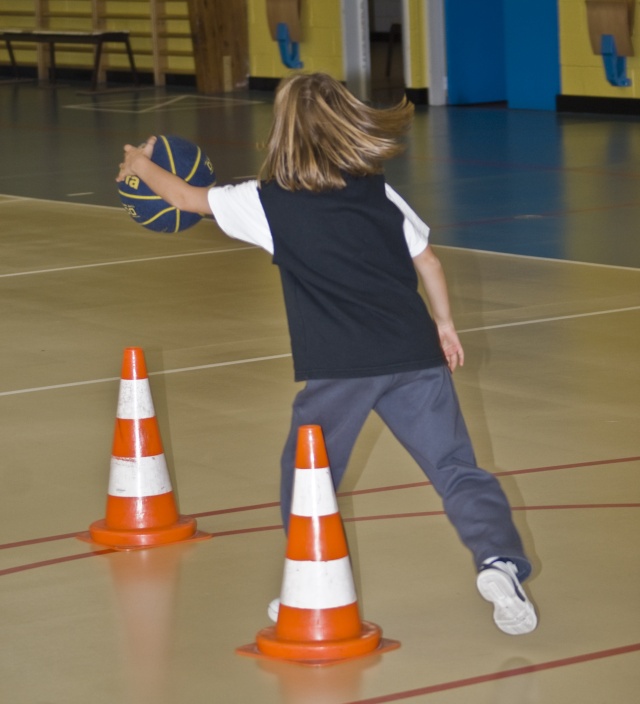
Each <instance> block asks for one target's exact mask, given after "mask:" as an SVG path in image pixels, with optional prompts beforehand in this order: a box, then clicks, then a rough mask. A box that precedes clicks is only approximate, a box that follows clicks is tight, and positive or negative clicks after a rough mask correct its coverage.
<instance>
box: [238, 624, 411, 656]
mask: <svg viewBox="0 0 640 704" xmlns="http://www.w3.org/2000/svg"><path fill="white" fill-rule="evenodd" d="M399 647H400V643H399V642H398V641H397V640H389V639H387V638H382V630H381V629H380V627H379V626H376V624H375V623H369V622H368V621H363V622H362V632H361V634H360V636H359V637H357V638H351V639H347V640H339V641H331V640H330V641H287V640H282V639H278V638H277V637H276V627H275V626H270V627H269V628H263V629H262V630H261V631H259V632H258V634H257V635H256V642H255V643H251V644H249V645H244V646H242V647H240V648H237V649H236V653H238V655H246V656H248V657H255V658H268V659H272V660H289V661H292V662H297V663H299V664H301V665H315V666H319V665H335V664H337V663H339V662H342V661H344V660H349V659H353V658H359V657H365V656H367V655H371V654H374V653H375V654H379V653H383V652H387V651H388V650H394V649H395V648H399Z"/></svg>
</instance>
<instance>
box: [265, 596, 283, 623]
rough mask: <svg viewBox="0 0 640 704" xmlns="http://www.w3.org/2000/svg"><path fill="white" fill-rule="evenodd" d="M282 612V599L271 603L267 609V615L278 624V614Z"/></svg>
mask: <svg viewBox="0 0 640 704" xmlns="http://www.w3.org/2000/svg"><path fill="white" fill-rule="evenodd" d="M279 612H280V599H274V600H273V601H271V602H270V603H269V607H268V608H267V614H268V616H269V618H270V619H271V620H272V621H273V622H274V623H277V622H278V613H279Z"/></svg>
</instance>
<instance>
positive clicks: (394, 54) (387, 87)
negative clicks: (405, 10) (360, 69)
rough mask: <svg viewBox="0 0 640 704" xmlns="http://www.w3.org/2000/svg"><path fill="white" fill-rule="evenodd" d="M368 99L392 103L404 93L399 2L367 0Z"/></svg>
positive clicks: (400, 1)
mask: <svg viewBox="0 0 640 704" xmlns="http://www.w3.org/2000/svg"><path fill="white" fill-rule="evenodd" d="M368 9H369V41H370V52H371V100H372V101H373V102H374V103H384V104H392V103H397V102H398V101H400V100H401V99H402V97H403V95H404V93H405V80H404V60H403V41H402V31H403V25H402V0H369V8H368Z"/></svg>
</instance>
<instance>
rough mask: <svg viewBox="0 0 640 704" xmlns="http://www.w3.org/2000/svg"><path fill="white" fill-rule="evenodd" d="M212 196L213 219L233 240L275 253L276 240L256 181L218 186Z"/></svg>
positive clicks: (213, 190) (209, 195) (210, 195)
mask: <svg viewBox="0 0 640 704" xmlns="http://www.w3.org/2000/svg"><path fill="white" fill-rule="evenodd" d="M208 197H209V206H210V207H211V212H212V213H213V217H214V218H215V220H216V222H217V223H218V225H219V226H220V228H221V229H222V230H223V231H224V232H225V233H226V234H227V235H229V237H233V238H234V239H237V240H242V241H243V242H249V243H251V244H255V245H257V246H258V247H262V249H266V250H267V252H270V253H271V254H273V237H272V236H271V230H270V229H269V223H268V222H267V216H266V215H265V213H264V209H263V207H262V203H261V202H260V196H259V195H258V182H257V181H256V180H251V181H245V182H244V183H239V184H238V185H237V186H214V187H213V188H211V189H210V190H209V194H208Z"/></svg>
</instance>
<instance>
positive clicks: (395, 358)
mask: <svg viewBox="0 0 640 704" xmlns="http://www.w3.org/2000/svg"><path fill="white" fill-rule="evenodd" d="M259 194H260V200H261V202H262V207H263V208H264V211H265V214H266V217H267V221H268V223H269V227H270V229H271V234H272V236H273V244H274V255H273V263H274V264H276V265H277V266H278V267H279V269H280V275H281V279H282V287H283V292H284V300H285V307H286V311H287V318H288V323H289V333H290V336H291V348H292V353H293V362H294V368H295V379H296V381H302V380H306V379H341V378H354V377H366V376H380V375H384V374H394V373H397V372H405V371H415V370H418V369H426V368H429V367H435V366H439V365H442V364H444V363H445V360H444V356H443V354H442V351H441V349H440V344H439V339H438V334H437V330H436V327H435V324H434V323H433V321H432V319H431V317H430V315H429V313H428V311H427V307H426V305H425V303H424V301H423V300H422V298H421V296H420V295H419V293H418V278H417V274H416V271H415V268H414V266H413V262H412V260H411V255H410V254H409V250H408V247H407V244H406V241H405V238H404V232H403V221H404V216H403V215H402V213H401V212H400V210H399V209H398V208H397V207H396V206H395V205H394V204H393V203H392V202H391V201H390V200H388V198H387V196H386V192H385V182H384V177H383V176H382V175H379V176H366V177H362V178H353V177H347V186H346V187H345V188H342V189H334V190H330V191H323V192H320V193H313V192H311V191H286V190H284V189H282V188H280V187H279V186H278V185H277V184H276V183H275V182H269V183H264V184H262V186H261V188H260V189H259Z"/></svg>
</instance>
